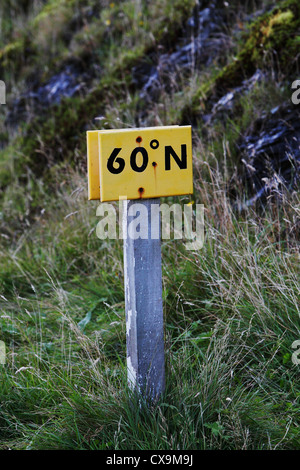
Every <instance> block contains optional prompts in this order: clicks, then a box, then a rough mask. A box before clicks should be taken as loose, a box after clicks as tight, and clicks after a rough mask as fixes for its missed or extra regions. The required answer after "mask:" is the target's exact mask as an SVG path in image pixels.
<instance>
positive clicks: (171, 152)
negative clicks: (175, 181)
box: [165, 144, 187, 170]
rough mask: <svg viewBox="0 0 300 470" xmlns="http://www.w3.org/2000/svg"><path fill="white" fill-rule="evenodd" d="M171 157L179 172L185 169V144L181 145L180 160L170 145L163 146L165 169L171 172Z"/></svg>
mask: <svg viewBox="0 0 300 470" xmlns="http://www.w3.org/2000/svg"><path fill="white" fill-rule="evenodd" d="M171 155H172V157H173V158H174V160H175V162H176V163H177V165H178V166H179V168H180V169H181V170H185V169H186V168H187V158H186V144H182V145H181V160H180V158H179V157H178V155H177V153H176V152H175V150H174V149H173V147H171V145H166V146H165V169H166V170H171V158H170V157H171Z"/></svg>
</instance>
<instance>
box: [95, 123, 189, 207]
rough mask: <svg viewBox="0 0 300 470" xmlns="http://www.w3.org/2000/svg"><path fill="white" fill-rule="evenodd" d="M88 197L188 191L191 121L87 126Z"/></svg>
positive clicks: (103, 198)
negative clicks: (99, 127) (187, 123)
mask: <svg viewBox="0 0 300 470" xmlns="http://www.w3.org/2000/svg"><path fill="white" fill-rule="evenodd" d="M87 155H88V183H89V184H88V187H89V199H90V200H91V199H101V201H102V202H104V201H115V200H118V199H119V197H120V196H123V197H126V198H127V199H141V198H155V197H161V196H177V195H180V194H191V193H192V192H193V169H192V134H191V126H165V127H146V128H140V129H112V130H101V131H99V130H96V131H88V132H87Z"/></svg>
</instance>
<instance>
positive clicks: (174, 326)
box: [0, 147, 300, 450]
mask: <svg viewBox="0 0 300 470" xmlns="http://www.w3.org/2000/svg"><path fill="white" fill-rule="evenodd" d="M198 149H200V147H198ZM196 153H197V152H196ZM196 168H197V169H198V170H197V171H196V175H195V185H196V194H197V199H196V201H197V202H201V203H203V204H204V205H205V231H206V235H205V244H204V247H203V249H202V250H200V251H199V252H196V253H192V252H188V251H186V250H185V248H184V247H182V246H180V244H179V242H178V241H170V242H168V243H163V247H162V250H163V283H164V311H165V341H166V366H167V386H166V391H165V393H164V396H163V397H162V398H161V400H160V402H159V403H158V404H157V406H155V407H148V406H147V405H146V404H142V405H141V406H138V405H137V401H136V400H137V398H136V397H134V396H132V393H131V392H130V390H129V389H128V387H127V382H126V367H125V362H126V361H125V319H124V293H123V262H122V246H121V242H120V241H118V240H112V241H100V240H98V239H97V238H96V235H95V230H94V229H95V226H96V224H97V219H96V217H95V214H96V205H97V204H94V203H87V201H86V191H85V189H83V188H84V182H83V179H82V176H80V175H79V174H77V173H74V172H73V173H72V174H70V175H69V178H68V180H69V181H72V182H73V183H72V187H70V186H67V185H64V186H62V187H61V188H60V189H58V190H57V194H56V197H55V199H53V196H52V197H51V198H49V199H48V201H46V200H45V206H44V212H43V215H41V218H40V219H39V220H38V222H37V223H35V224H33V225H32V226H31V227H29V228H28V229H27V230H26V231H25V232H24V234H23V237H21V239H20V241H19V243H18V244H17V245H16V246H14V247H13V248H11V247H9V246H7V247H6V249H5V251H2V252H1V259H2V263H1V265H2V266H3V267H4V268H3V269H2V272H1V286H2V288H1V289H2V295H1V304H2V305H1V329H2V338H1V339H3V340H4V341H5V342H6V345H7V350H8V354H7V363H6V365H5V366H2V370H1V385H0V387H1V389H0V390H1V391H0V393H1V410H0V433H1V442H2V444H1V446H2V448H7V447H9V448H18V449H19V448H27V449H28V448H33V449H35V448H76V449H158V450H159V449H275V448H276V449H282V448H296V447H297V446H298V445H299V388H298V385H297V379H298V378H299V377H298V376H299V366H297V365H295V364H293V363H292V361H291V355H292V352H293V351H292V349H291V344H292V343H293V341H295V340H296V339H299V337H300V332H299V305H300V302H299V294H300V292H299V251H298V247H297V246H296V244H295V240H294V238H293V233H292V230H284V231H282V226H281V223H284V224H285V227H291V228H292V226H293V224H294V220H295V216H297V211H299V197H298V195H292V196H290V197H288V196H287V195H286V199H285V204H284V205H283V206H281V208H279V207H278V206H277V205H275V206H274V205H273V204H272V203H270V204H269V208H268V209H267V210H266V211H265V212H264V213H263V214H260V215H258V213H257V212H254V211H253V210H252V209H248V211H247V212H246V213H244V214H238V213H236V212H234V211H233V209H232V207H231V204H230V201H229V200H228V198H227V197H226V193H225V188H226V183H225V179H224V177H223V176H222V173H221V171H220V168H219V167H218V165H217V164H216V163H215V162H214V161H213V160H212V161H211V162H210V163H208V162H207V161H201V159H200V158H199V159H198V161H197V162H196ZM204 176H205V178H204ZM283 233H284V236H283V235H282V234H283Z"/></svg>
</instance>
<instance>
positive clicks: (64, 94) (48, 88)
mask: <svg viewBox="0 0 300 470" xmlns="http://www.w3.org/2000/svg"><path fill="white" fill-rule="evenodd" d="M85 79H86V76H85V74H83V73H81V71H80V70H79V69H78V68H77V67H76V66H74V65H67V66H66V67H65V68H64V69H63V70H62V71H61V72H59V73H57V74H55V75H53V76H52V77H51V78H50V79H49V80H48V81H47V82H46V83H44V84H33V85H32V87H31V88H30V89H29V90H28V91H27V92H25V93H23V94H22V95H21V96H20V97H19V98H17V99H16V100H15V101H14V103H13V105H12V109H11V110H10V111H9V113H8V115H7V118H6V124H8V125H10V126H12V125H16V124H17V123H18V122H20V121H21V120H26V117H27V116H29V115H30V114H31V113H32V111H33V110H35V111H40V112H42V111H43V109H45V108H46V109H47V108H48V107H49V106H51V105H54V104H59V103H60V101H61V100H62V99H63V98H70V97H72V96H74V95H76V94H77V93H78V92H79V91H80V90H81V88H82V87H83V86H84V84H85Z"/></svg>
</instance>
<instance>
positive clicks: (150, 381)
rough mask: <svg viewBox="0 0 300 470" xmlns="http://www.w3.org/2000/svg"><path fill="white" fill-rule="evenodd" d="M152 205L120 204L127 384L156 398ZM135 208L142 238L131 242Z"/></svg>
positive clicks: (158, 361)
mask: <svg viewBox="0 0 300 470" xmlns="http://www.w3.org/2000/svg"><path fill="white" fill-rule="evenodd" d="M135 204H140V206H134V205H135ZM156 204H160V199H140V200H130V201H124V202H123V237H124V282H125V308H126V339H127V373H128V382H129V384H130V386H131V387H132V388H134V389H136V390H137V391H138V392H139V393H141V394H142V395H143V396H144V397H146V398H151V399H157V398H158V397H159V396H160V395H161V393H162V392H163V390H164V387H165V362H164V328H163V304H162V271H161V244H160V213H159V211H156V214H157V216H156V219H155V220H154V221H153V220H152V222H151V206H152V205H156ZM137 207H140V209H142V210H140V211H136V212H137V214H139V217H138V219H139V221H140V235H141V237H142V238H136V237H135V239H133V237H132V236H131V234H130V224H131V223H132V221H133V220H134V219H135V217H134V215H136V214H134V210H133V209H134V208H137ZM151 224H152V225H151ZM153 224H155V225H156V226H155V227H153ZM151 230H152V236H153V234H154V236H155V234H156V238H155V239H151ZM126 235H127V237H126Z"/></svg>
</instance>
